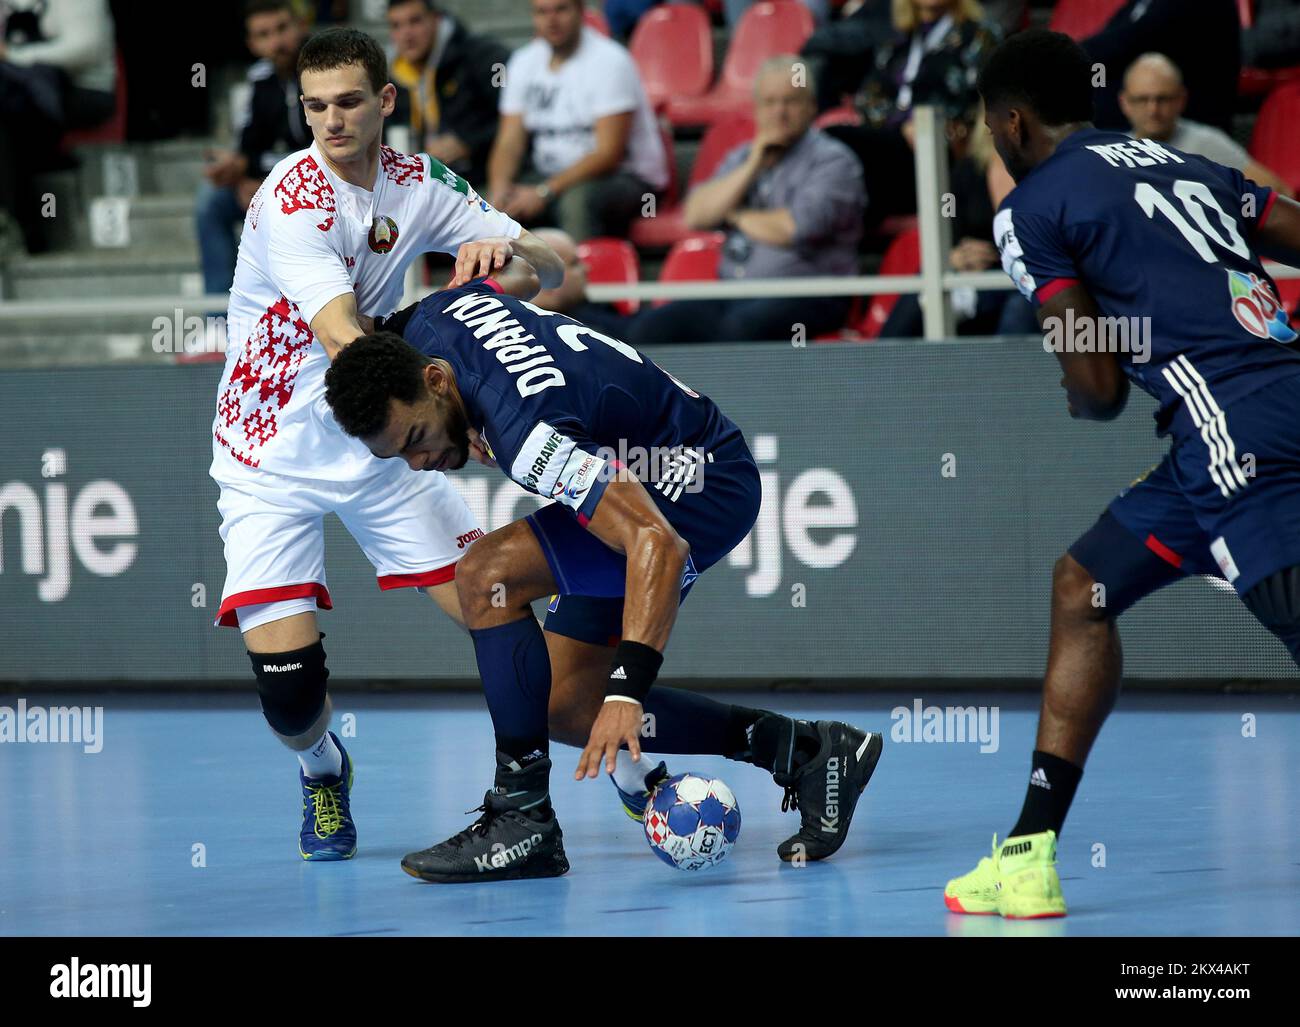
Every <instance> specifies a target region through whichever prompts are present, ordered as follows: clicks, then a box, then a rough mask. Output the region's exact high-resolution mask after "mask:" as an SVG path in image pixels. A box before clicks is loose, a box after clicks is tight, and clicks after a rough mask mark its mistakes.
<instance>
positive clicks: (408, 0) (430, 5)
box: [388, 0, 442, 14]
mask: <svg viewBox="0 0 1300 1027" xmlns="http://www.w3.org/2000/svg"><path fill="white" fill-rule="evenodd" d="M402 4H419V5H420V6H421V7H423V8H424V9H425V10H426V11H428V12H429V13H430V14H441V13H442V11H440V10H439V9H438V5H437V4H436V3H434V2H433V0H388V9H389V10H390V11H391V10H392V9H393V8H394V7H401V6H402Z"/></svg>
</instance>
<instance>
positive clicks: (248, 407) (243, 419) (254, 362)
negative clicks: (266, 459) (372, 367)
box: [216, 296, 315, 467]
mask: <svg viewBox="0 0 1300 1027" xmlns="http://www.w3.org/2000/svg"><path fill="white" fill-rule="evenodd" d="M314 339H315V336H313V335H312V331H311V328H310V327H308V325H307V322H306V321H304V320H303V319H302V314H301V313H300V312H299V310H298V307H297V306H296V305H295V304H293V303H290V302H289V300H287V299H285V297H283V296H281V297H280V298H279V299H278V300H277V301H276V302H275V303H274V304H273V305H272V306H270V307H268V308H267V310H266V313H265V314H263V315H262V316H261V318H260V319H259V320H258V322H257V327H256V328H255V329H254V330H253V334H252V335H250V336H249V338H248V340H247V341H246V342H245V343H244V352H243V353H241V354H240V356H239V359H238V360H237V361H236V362H235V365H234V367H232V368H231V370H230V381H229V382H227V384H226V387H225V389H223V390H222V393H221V397H220V398H219V399H218V400H217V417H218V418H219V420H220V426H219V427H218V428H217V431H216V437H217V441H218V442H220V443H221V444H222V445H223V446H225V447H226V448H227V449H228V450H230V453H231V455H232V456H233V457H234V458H235V459H236V460H238V461H240V462H241V463H245V464H247V465H248V466H249V467H256V466H257V465H258V463H259V462H260V459H261V457H260V451H261V449H262V447H263V446H265V445H266V444H267V443H268V442H270V441H271V439H273V438H275V435H276V433H277V432H278V431H279V430H280V422H279V415H280V412H281V411H282V410H284V408H285V407H286V406H288V405H289V400H290V398H291V397H292V396H293V387H294V384H295V383H296V382H297V380H298V372H299V370H300V369H301V368H302V363H303V361H304V360H306V359H307V354H308V352H309V351H310V349H311V344H312V342H313V341H314ZM223 428H224V429H225V431H223V430H222V429H223ZM227 431H228V432H229V433H230V434H231V435H232V436H234V438H233V439H231V438H227V437H226V432H227Z"/></svg>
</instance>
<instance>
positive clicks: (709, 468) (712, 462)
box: [527, 435, 763, 645]
mask: <svg viewBox="0 0 1300 1027" xmlns="http://www.w3.org/2000/svg"><path fill="white" fill-rule="evenodd" d="M681 477H682V476H678V481H677V484H676V485H675V486H673V485H669V486H667V487H665V486H661V485H655V484H649V485H646V491H648V492H649V493H650V497H651V498H652V499H653V500H654V502H655V505H656V506H657V507H658V508H659V509H660V511H662V513H663V515H664V517H665V518H667V520H668V523H669V524H671V525H672V526H673V528H674V529H675V530H676V531H677V533H678V534H679V535H680V536H681V537H682V538H684V539H685V540H686V541H687V542H688V543H689V544H690V547H691V554H690V557H689V559H688V562H687V564H686V571H685V573H684V574H683V575H682V599H685V598H686V595H687V593H688V592H690V590H691V586H692V585H693V584H694V583H695V579H696V578H697V577H698V576H699V575H700V574H702V573H703V572H704V571H706V570H708V569H709V568H710V567H712V566H713V565H714V564H715V563H717V562H718V561H719V560H721V559H722V558H723V557H725V556H726V555H727V554H728V553H730V552H731V551H732V550H733V549H735V548H736V546H737V545H739V544H740V542H741V541H742V540H743V539H744V537H745V536H746V535H747V534H749V530H750V529H751V528H752V527H753V526H754V522H755V521H756V520H757V519H758V509H759V506H760V505H761V503H762V498H763V493H762V486H761V484H760V481H759V476H758V466H757V465H756V464H755V463H754V458H753V456H752V455H751V454H750V452H749V447H748V446H746V445H745V440H744V439H743V438H741V437H740V436H738V435H737V436H734V437H733V438H732V439H730V440H728V441H727V442H725V443H723V444H721V445H719V446H718V447H717V448H716V449H714V450H712V451H705V452H703V453H701V454H700V455H699V457H698V461H697V466H696V468H695V470H694V471H693V473H692V475H691V477H690V480H689V481H688V482H686V483H685V484H684V485H683V483H682V481H681ZM527 520H528V523H529V525H530V526H531V527H532V529H533V532H534V534H536V535H537V540H538V541H539V542H540V543H541V546H542V552H543V554H545V556H546V562H547V564H548V565H549V566H550V568H551V573H552V575H554V577H555V583H556V587H557V588H558V589H559V594H558V595H557V596H555V597H553V598H552V600H551V604H550V606H549V607H548V608H547V615H546V630H547V631H552V632H555V633H556V634H560V635H566V636H568V637H570V638H576V639H578V640H579V641H582V642H590V643H591V644H593V645H617V644H618V641H619V639H620V637H621V636H622V633H623V592H624V588H625V586H626V584H627V560H626V559H625V558H624V557H623V555H622V554H621V553H616V552H615V551H614V550H612V549H610V548H609V547H608V546H607V545H605V543H603V542H601V541H600V539H598V538H597V537H596V536H595V535H593V534H592V533H591V532H590V531H588V530H587V529H586V528H584V527H582V526H581V525H580V524H578V522H577V520H576V518H574V516H573V513H572V511H570V510H568V509H567V508H565V507H563V506H561V505H559V504H558V503H553V504H551V505H550V506H547V507H543V508H542V509H541V510H538V511H537V512H536V513H534V514H532V515H530V516H529V517H528V518H527Z"/></svg>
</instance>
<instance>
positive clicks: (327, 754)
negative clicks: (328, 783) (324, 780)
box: [298, 730, 343, 777]
mask: <svg viewBox="0 0 1300 1027" xmlns="http://www.w3.org/2000/svg"><path fill="white" fill-rule="evenodd" d="M298 762H299V763H301V764H302V772H303V773H304V774H306V775H307V776H308V777H338V776H339V775H340V774H342V773H343V750H342V749H340V748H339V747H338V746H337V745H335V744H334V739H333V737H332V736H331V735H330V733H329V731H328V730H327V731H326V732H325V733H324V734H323V735H321V736H320V738H318V739H316V744H314V745H312V746H311V747H310V748H307V749H301V750H299V752H298Z"/></svg>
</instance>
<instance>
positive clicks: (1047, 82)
mask: <svg viewBox="0 0 1300 1027" xmlns="http://www.w3.org/2000/svg"><path fill="white" fill-rule="evenodd" d="M979 91H980V95H982V96H983V97H984V105H985V107H987V108H993V107H996V106H999V105H1002V104H1017V103H1019V104H1024V105H1025V106H1028V107H1029V108H1030V109H1032V110H1033V111H1034V113H1036V114H1037V115H1038V116H1039V118H1041V119H1042V121H1043V123H1044V124H1046V125H1066V124H1070V123H1072V122H1077V121H1091V120H1092V62H1091V61H1090V60H1089V58H1088V54H1087V53H1086V52H1085V51H1084V49H1083V47H1081V46H1080V45H1079V44H1078V43H1076V42H1075V41H1074V40H1073V39H1071V38H1070V37H1069V36H1067V35H1065V34H1064V33H1061V32H1049V31H1048V30H1047V29H1026V30H1025V31H1024V32H1018V33H1016V34H1015V35H1014V36H1011V37H1010V38H1008V39H1007V40H1006V41H1005V42H1003V43H1002V44H1001V45H999V46H998V48H997V49H996V50H994V51H993V53H992V54H991V55H990V56H989V59H988V61H987V62H986V63H985V65H984V69H983V70H982V71H981V72H980V77H979Z"/></svg>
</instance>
